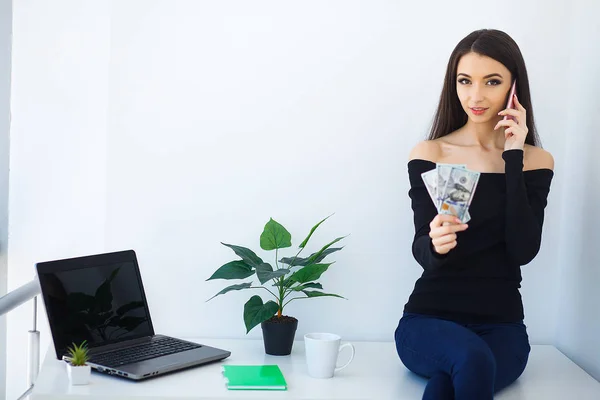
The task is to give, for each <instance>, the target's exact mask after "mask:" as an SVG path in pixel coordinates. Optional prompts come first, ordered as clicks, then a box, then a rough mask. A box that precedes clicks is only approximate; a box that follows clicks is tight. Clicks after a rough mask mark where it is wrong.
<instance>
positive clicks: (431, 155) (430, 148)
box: [408, 140, 442, 162]
mask: <svg viewBox="0 0 600 400" xmlns="http://www.w3.org/2000/svg"><path fill="white" fill-rule="evenodd" d="M441 152H442V149H441V146H440V142H439V141H437V140H424V141H422V142H420V143H418V144H417V145H416V146H415V147H413V149H412V150H411V151H410V155H409V156H408V159H409V161H410V160H426V161H431V162H437V160H438V159H439V158H440V155H441Z"/></svg>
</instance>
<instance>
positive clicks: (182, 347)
mask: <svg viewBox="0 0 600 400" xmlns="http://www.w3.org/2000/svg"><path fill="white" fill-rule="evenodd" d="M199 347H202V346H201V345H199V344H196V343H189V342H184V341H181V340H177V339H175V338H170V337H165V336H161V337H155V338H152V339H151V340H150V341H149V342H147V343H143V344H139V345H136V346H132V347H127V348H124V349H119V350H115V351H111V352H108V353H102V354H97V355H94V356H92V357H91V358H90V362H91V363H94V364H98V365H102V366H105V367H112V368H115V367H120V366H122V365H126V364H132V363H135V362H139V361H144V360H149V359H151V358H157V357H162V356H166V355H169V354H175V353H180V352H182V351H187V350H192V349H197V348H199Z"/></svg>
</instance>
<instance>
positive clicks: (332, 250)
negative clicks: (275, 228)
mask: <svg viewBox="0 0 600 400" xmlns="http://www.w3.org/2000/svg"><path fill="white" fill-rule="evenodd" d="M341 249H343V247H335V248H334V247H332V248H329V249H327V250H325V251H323V252H321V254H320V255H319V256H317V253H318V252H317V253H313V254H311V255H310V256H308V257H306V258H302V257H296V258H295V259H294V257H284V258H282V259H281V260H279V262H280V263H283V264H287V265H292V262H293V263H294V265H293V266H294V267H297V266H305V265H308V264H314V263H319V262H321V261H323V259H324V258H325V257H327V256H328V255H330V254H331V253H335V252H336V251H338V250H341ZM313 257H314V260H312V261H311V259H312V258H313ZM309 261H310V262H309Z"/></svg>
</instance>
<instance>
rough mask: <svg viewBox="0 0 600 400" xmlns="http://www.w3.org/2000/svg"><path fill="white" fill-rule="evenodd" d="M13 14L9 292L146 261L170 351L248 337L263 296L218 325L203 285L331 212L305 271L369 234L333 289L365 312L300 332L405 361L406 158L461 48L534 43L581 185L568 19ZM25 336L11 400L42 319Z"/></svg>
mask: <svg viewBox="0 0 600 400" xmlns="http://www.w3.org/2000/svg"><path fill="white" fill-rule="evenodd" d="M415 3H416V2H415ZM14 7H15V10H14V36H15V37H14V43H13V47H14V51H13V71H14V72H13V82H12V90H13V95H12V112H13V126H12V132H11V134H12V137H13V140H12V142H11V164H10V165H11V186H10V214H9V216H10V226H9V229H10V230H9V232H10V252H9V257H10V258H9V261H10V267H9V274H10V276H9V278H10V280H9V286H10V287H14V286H16V285H19V284H22V283H24V282H26V281H28V280H29V279H31V277H32V274H33V264H34V263H35V262H36V261H40V260H47V259H52V258H57V257H65V256H74V255H80V254H86V253H93V252H100V251H111V250H117V249H124V248H134V249H136V251H137V252H138V257H139V259H140V264H141V269H142V275H143V278H144V282H145V286H146V294H147V297H148V300H149V303H150V307H151V310H152V317H153V320H154V324H155V328H156V329H157V330H158V331H161V332H163V333H167V334H173V335H181V336H205V337H211V336H213V337H214V336H220V337H244V336H245V335H244V332H245V331H244V326H243V320H242V308H243V303H244V302H245V301H246V299H247V298H248V297H249V296H250V294H251V293H250V292H240V293H233V294H228V295H226V296H223V297H220V298H217V299H215V300H213V301H211V302H209V303H205V300H206V299H208V298H209V297H210V296H212V295H213V294H214V293H216V292H217V291H219V290H220V289H221V288H222V287H224V286H225V285H227V284H228V283H227V282H205V279H206V278H207V277H208V276H210V274H211V273H212V272H213V271H214V270H215V269H216V268H217V267H219V266H220V265H221V264H223V263H225V262H227V261H229V260H231V259H233V258H234V257H235V256H234V254H233V253H232V252H231V251H230V250H229V249H226V248H225V247H223V246H222V245H221V244H220V243H219V242H221V241H223V242H229V243H235V244H239V245H244V246H248V247H251V248H253V249H258V238H259V235H260V233H261V232H262V227H263V225H264V223H265V222H266V221H267V220H268V219H269V217H273V218H275V219H276V220H278V221H279V222H281V223H282V224H284V226H286V227H287V228H288V230H290V232H291V233H292V236H293V238H292V239H293V243H294V245H297V244H299V242H300V241H301V240H302V239H303V238H304V236H305V235H306V233H307V232H308V230H309V229H310V227H311V226H312V225H313V224H314V223H315V222H317V221H318V220H319V219H321V218H322V217H324V216H326V215H329V214H330V213H332V212H335V213H336V214H335V215H334V217H333V218H331V219H330V220H329V221H328V222H327V223H326V224H325V225H323V226H322V227H321V228H320V229H319V231H317V234H316V235H315V236H314V238H313V239H312V246H310V249H308V250H309V251H311V250H314V249H315V248H316V247H317V246H318V245H322V244H324V243H325V242H326V241H328V240H330V239H333V238H334V237H336V236H339V235H343V234H348V233H350V234H351V236H350V237H348V238H347V239H346V240H345V244H346V248H345V249H344V250H343V251H341V252H339V253H336V254H335V256H334V257H332V260H336V261H337V262H336V264H334V265H333V266H332V268H331V270H330V271H328V272H327V273H326V274H325V275H324V276H323V279H322V283H323V284H324V286H325V288H326V289H327V290H328V291H331V292H335V293H340V294H343V295H344V296H345V297H347V298H348V300H347V301H344V300H339V299H314V300H310V301H305V302H302V301H298V302H295V303H292V304H291V305H290V306H289V309H287V310H286V311H287V312H288V313H289V314H292V315H294V316H296V317H298V318H299V320H300V325H299V330H298V332H297V334H298V335H302V334H303V333H305V332H307V331H310V330H316V329H318V330H332V331H336V332H339V333H340V334H342V336H344V337H345V338H347V339H354V340H360V339H365V340H391V339H392V335H393V330H394V328H395V326H396V324H397V320H398V318H399V317H400V315H401V310H402V307H403V305H404V303H405V302H406V300H407V298H408V295H409V294H410V291H411V290H412V287H413V285H414V281H415V280H416V279H417V278H418V276H419V275H420V273H421V269H420V267H419V266H418V265H417V264H416V262H415V261H414V260H413V259H412V256H411V254H410V242H411V239H412V216H411V211H410V204H409V199H408V196H407V191H408V179H407V175H406V158H407V155H408V152H409V150H410V148H411V147H412V146H413V145H414V144H415V143H416V142H417V141H419V140H421V139H422V138H424V137H425V135H426V131H427V128H428V127H429V123H430V121H431V118H432V114H433V111H434V108H435V106H436V102H437V99H438V96H439V91H440V89H441V84H442V79H443V75H444V71H445V67H446V63H447V60H448V57H449V55H450V52H451V51H452V48H453V47H454V46H455V45H456V43H457V42H458V40H460V39H461V38H462V37H464V36H465V35H466V34H468V33H469V32H471V31H473V30H475V29H479V28H482V27H490V28H498V29H503V30H505V31H507V32H508V33H510V34H511V35H512V36H513V37H514V38H515V40H517V42H518V43H519V45H520V46H521V49H522V51H523V53H524V55H525V58H526V61H527V66H528V68H529V72H530V77H531V86H532V91H533V99H534V102H535V103H534V104H535V114H536V118H537V122H538V124H539V130H540V133H541V136H542V138H543V142H544V146H545V147H546V148H547V149H548V150H550V151H551V152H553V153H554V155H555V159H556V161H557V166H559V167H563V166H566V165H567V164H566V163H565V161H564V160H565V154H564V148H565V147H566V142H567V136H566V135H565V132H569V130H570V129H572V128H571V126H570V125H568V124H567V122H566V121H565V120H562V119H560V120H557V119H556V115H559V114H560V113H561V112H563V111H564V107H565V104H564V103H561V102H558V101H556V99H557V98H563V97H565V96H566V95H567V93H568V91H567V90H568V86H566V85H565V86H560V85H558V87H556V86H557V85H555V84H554V82H555V81H556V79H557V78H556V77H561V76H566V75H567V73H568V69H569V67H570V64H569V62H568V59H569V46H570V44H571V41H570V37H569V35H570V32H571V27H570V23H569V19H568V18H565V15H570V9H569V8H568V7H567V6H566V2H559V1H555V2H553V3H552V4H551V5H550V3H549V2H547V1H546V2H542V1H541V0H540V1H537V2H528V3H527V4H526V5H523V4H521V2H517V1H516V0H514V1H509V2H508V3H507V4H505V5H504V6H503V7H502V8H501V9H498V10H495V11H494V13H493V18H492V15H491V14H490V10H489V9H484V8H481V9H480V8H474V7H473V6H472V3H470V2H466V1H460V2H452V4H450V3H448V2H442V1H440V2H439V4H437V5H436V7H435V9H436V13H435V14H432V13H431V10H432V6H431V5H430V4H427V5H425V4H423V5H418V4H405V3H402V4H401V3H399V2H394V1H373V0H371V1H369V2H366V1H361V2H359V1H331V2H316V1H314V2H302V3H297V4H291V3H282V2H278V1H254V2H251V3H250V2H245V1H241V0H239V1H222V2H194V1H177V2H173V1H166V0H165V1H157V0H153V1H149V0H144V1H142V0H139V1H131V0H127V1H124V0H120V1H115V2H106V1H100V0H97V1H91V0H90V1H87V2H79V1H77V0H69V1H67V0H61V1H54V2H52V4H51V5H48V4H47V3H46V2H45V1H42V0H30V1H28V2H25V3H23V2H19V3H17V4H15V6H14ZM517 8H518V9H519V12H518V13H515V12H514V11H513V10H514V9H517ZM540 9H543V10H545V11H544V12H543V13H540ZM465 10H468V13H466V14H465V12H466V11H465ZM457 21H460V23H457ZM482 21H483V22H482ZM573 23H574V22H573ZM549 55H550V56H549ZM549 57H551V59H552V62H551V63H549V62H548V59H549ZM586 62H587V58H582V59H581V63H583V64H585V63H586ZM569 173H570V171H569V170H561V171H560V172H559V171H557V177H556V180H555V182H554V184H553V189H552V191H551V194H550V199H549V201H550V204H549V207H548V210H547V218H546V225H545V232H544V244H543V247H542V250H541V252H540V254H539V255H538V257H537V258H536V260H535V261H534V262H532V263H531V264H530V265H528V266H526V267H524V269H523V276H524V282H523V289H522V293H523V297H524V301H525V308H526V310H525V311H526V324H527V325H528V328H529V332H530V337H531V340H532V342H534V343H553V342H554V339H555V327H556V324H557V316H558V313H548V309H549V306H548V305H549V304H550V305H551V308H552V309H557V308H558V307H559V300H558V298H557V296H556V291H557V289H558V284H557V282H558V274H559V265H558V264H557V263H556V262H555V260H556V259H557V256H558V249H559V248H560V246H559V245H560V239H561V238H560V231H561V229H560V227H561V212H562V210H563V206H562V204H563V201H568V199H563V198H562V196H561V191H562V190H563V187H562V186H563V184H562V181H563V180H564V179H565V177H566V176H567V175H568V174H569ZM258 253H259V255H262V256H263V257H264V258H265V259H268V260H272V259H273V256H272V255H271V254H269V253H264V252H261V251H258ZM286 254H289V253H286ZM375 294H377V295H375ZM165 299H168V303H167V302H166V301H165ZM316 310H318V312H315V311H316ZM40 319H41V320H43V325H42V328H41V329H43V342H44V344H46V345H47V343H48V341H49V337H48V330H47V325H46V323H45V316H43V315H42V318H40ZM215 321H219V322H218V323H215ZM9 323H10V327H9V343H11V349H10V350H9V354H8V360H9V363H11V365H14V366H15V368H14V371H15V372H13V369H12V368H11V372H10V373H11V379H10V381H9V386H8V394H9V397H15V396H16V394H17V392H20V391H21V388H24V385H25V379H24V378H22V379H21V378H20V377H21V376H24V374H21V373H19V372H17V371H19V369H18V368H20V371H25V365H24V364H23V365H19V364H20V357H19V356H18V354H19V353H20V352H21V351H23V350H24V349H25V348H26V341H25V336H26V335H25V332H26V331H27V330H28V329H29V309H28V308H24V309H23V310H19V312H17V313H14V315H13V316H12V317H11V319H10V320H9ZM249 336H250V337H260V330H259V329H255V330H253V331H252V332H251V333H250V335H249ZM13 343H14V346H13ZM44 348H45V346H44ZM20 381H21V382H20Z"/></svg>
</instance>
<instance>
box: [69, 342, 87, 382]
mask: <svg viewBox="0 0 600 400" xmlns="http://www.w3.org/2000/svg"><path fill="white" fill-rule="evenodd" d="M68 358H69V360H68V361H67V374H68V375H69V381H70V382H71V385H87V384H88V383H89V382H90V375H91V367H90V366H89V365H87V362H88V360H89V355H88V348H87V344H86V341H85V340H84V341H83V342H81V344H80V345H79V346H78V345H76V344H75V343H73V345H72V346H71V347H69V348H68Z"/></svg>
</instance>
